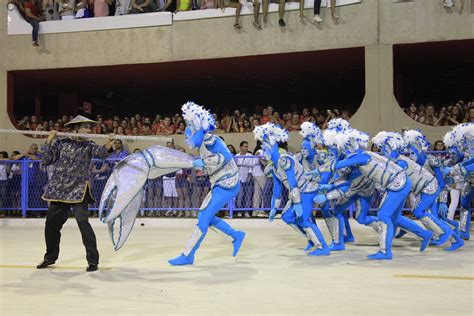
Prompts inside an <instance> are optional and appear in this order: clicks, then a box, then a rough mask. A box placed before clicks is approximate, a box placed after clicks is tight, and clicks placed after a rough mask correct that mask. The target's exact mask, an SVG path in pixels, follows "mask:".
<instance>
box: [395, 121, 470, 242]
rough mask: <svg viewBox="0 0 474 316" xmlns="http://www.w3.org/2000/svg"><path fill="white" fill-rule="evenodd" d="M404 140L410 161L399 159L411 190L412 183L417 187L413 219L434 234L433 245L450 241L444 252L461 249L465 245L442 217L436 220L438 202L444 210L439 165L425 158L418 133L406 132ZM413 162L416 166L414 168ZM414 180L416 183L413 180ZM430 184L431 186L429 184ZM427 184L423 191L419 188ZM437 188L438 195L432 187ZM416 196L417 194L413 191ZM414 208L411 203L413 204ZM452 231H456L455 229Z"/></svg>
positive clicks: (426, 146) (424, 146) (425, 144)
mask: <svg viewBox="0 0 474 316" xmlns="http://www.w3.org/2000/svg"><path fill="white" fill-rule="evenodd" d="M403 140H404V142H405V143H406V145H407V147H408V150H409V157H410V158H407V157H404V156H401V159H402V160H404V161H405V162H406V163H407V165H408V166H407V167H408V170H407V172H408V174H409V175H410V177H411V179H412V182H413V188H414V187H415V181H416V182H417V183H418V184H419V185H417V186H416V189H414V190H412V194H411V196H412V197H411V200H412V201H417V203H416V207H415V206H414V205H412V207H413V215H415V217H416V218H418V219H419V220H420V221H421V222H422V224H423V225H424V226H425V227H426V228H427V229H429V230H431V231H432V232H433V233H434V234H435V237H434V244H435V245H442V244H443V243H444V242H446V241H448V240H451V246H450V247H447V248H445V250H447V251H453V250H456V249H459V248H461V247H462V246H464V242H463V241H462V239H461V238H460V237H459V235H458V234H457V233H456V231H453V230H452V229H451V227H450V226H449V225H448V222H446V221H445V220H444V217H441V218H440V217H439V216H438V201H440V203H441V204H442V207H441V208H442V209H445V208H446V203H447V194H448V193H447V190H444V187H445V181H444V177H443V173H442V171H441V167H442V166H441V162H440V161H439V160H438V159H437V158H436V157H434V156H432V155H429V156H428V155H426V153H425V151H426V150H428V149H429V142H428V140H427V139H426V137H425V135H423V134H422V133H421V132H420V131H418V130H407V131H405V132H404V133H403ZM413 162H416V164H414V163H413ZM415 178H416V180H415ZM428 181H430V182H428ZM423 184H426V185H425V187H424V188H423V187H422V185H423ZM434 184H436V186H437V188H436V191H437V192H428V191H434V189H435V188H433V185H434ZM417 190H418V191H419V192H416V191H417ZM412 203H413V204H415V203H414V202H412ZM454 228H455V229H456V227H455V225H454Z"/></svg>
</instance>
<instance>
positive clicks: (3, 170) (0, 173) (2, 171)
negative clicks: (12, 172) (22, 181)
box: [0, 163, 8, 181]
mask: <svg viewBox="0 0 474 316" xmlns="http://www.w3.org/2000/svg"><path fill="white" fill-rule="evenodd" d="M5 180H8V177H7V165H6V164H2V163H0V181H5Z"/></svg>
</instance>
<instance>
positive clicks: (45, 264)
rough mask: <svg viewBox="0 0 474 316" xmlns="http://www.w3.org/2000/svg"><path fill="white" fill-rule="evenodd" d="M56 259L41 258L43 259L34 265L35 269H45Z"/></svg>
mask: <svg viewBox="0 0 474 316" xmlns="http://www.w3.org/2000/svg"><path fill="white" fill-rule="evenodd" d="M55 262H56V261H49V260H46V259H43V261H41V262H40V263H39V264H38V265H37V266H36V269H45V268H47V267H48V266H50V265H52V264H54V263H55Z"/></svg>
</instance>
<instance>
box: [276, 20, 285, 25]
mask: <svg viewBox="0 0 474 316" xmlns="http://www.w3.org/2000/svg"><path fill="white" fill-rule="evenodd" d="M278 24H279V25H280V26H286V23H285V21H283V19H279V20H278Z"/></svg>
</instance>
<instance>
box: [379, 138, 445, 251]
mask: <svg viewBox="0 0 474 316" xmlns="http://www.w3.org/2000/svg"><path fill="white" fill-rule="evenodd" d="M372 141H373V143H374V144H375V145H376V146H377V147H378V148H379V149H380V151H381V152H382V153H383V154H384V156H386V157H387V158H389V159H390V160H392V161H394V162H395V163H397V164H398V165H399V166H400V167H402V168H403V169H404V170H405V171H406V173H407V175H408V177H409V178H410V180H411V183H412V187H411V193H410V195H412V200H413V201H415V200H417V201H419V202H418V203H417V204H413V205H412V209H413V211H412V213H413V215H415V217H416V218H417V219H419V220H420V221H421V223H422V224H423V226H424V227H425V228H426V229H427V230H425V229H422V228H421V227H420V226H418V225H417V224H416V223H415V222H414V221H412V220H410V219H408V218H406V217H404V216H401V217H400V219H399V221H398V222H397V225H398V226H400V227H401V228H403V229H404V230H406V231H410V232H412V233H414V234H415V235H417V236H418V237H420V238H421V239H422V243H421V247H420V251H423V250H424V249H426V247H427V246H428V245H429V243H430V240H431V238H433V237H434V236H436V237H437V238H438V240H439V242H440V244H444V243H445V242H446V241H448V240H449V239H450V237H451V235H452V233H453V232H452V230H451V229H450V228H449V226H448V225H447V224H446V223H444V222H443V221H442V220H440V219H439V218H438V217H436V216H433V215H432V214H431V213H430V209H431V208H432V207H433V205H434V204H435V203H436V199H437V197H438V195H439V186H438V182H437V180H436V178H435V177H434V175H432V174H431V173H430V172H429V171H428V170H426V169H425V168H423V167H422V166H420V165H419V164H417V163H416V162H414V161H413V160H411V159H410V158H408V157H405V156H403V155H401V154H400V153H401V152H402V151H403V150H404V149H405V148H406V143H405V140H404V139H403V137H402V135H401V134H399V133H397V132H385V131H384V132H380V133H378V134H377V135H376V136H375V137H374V138H373V139H372ZM453 242H454V239H453ZM447 250H448V249H447Z"/></svg>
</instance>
